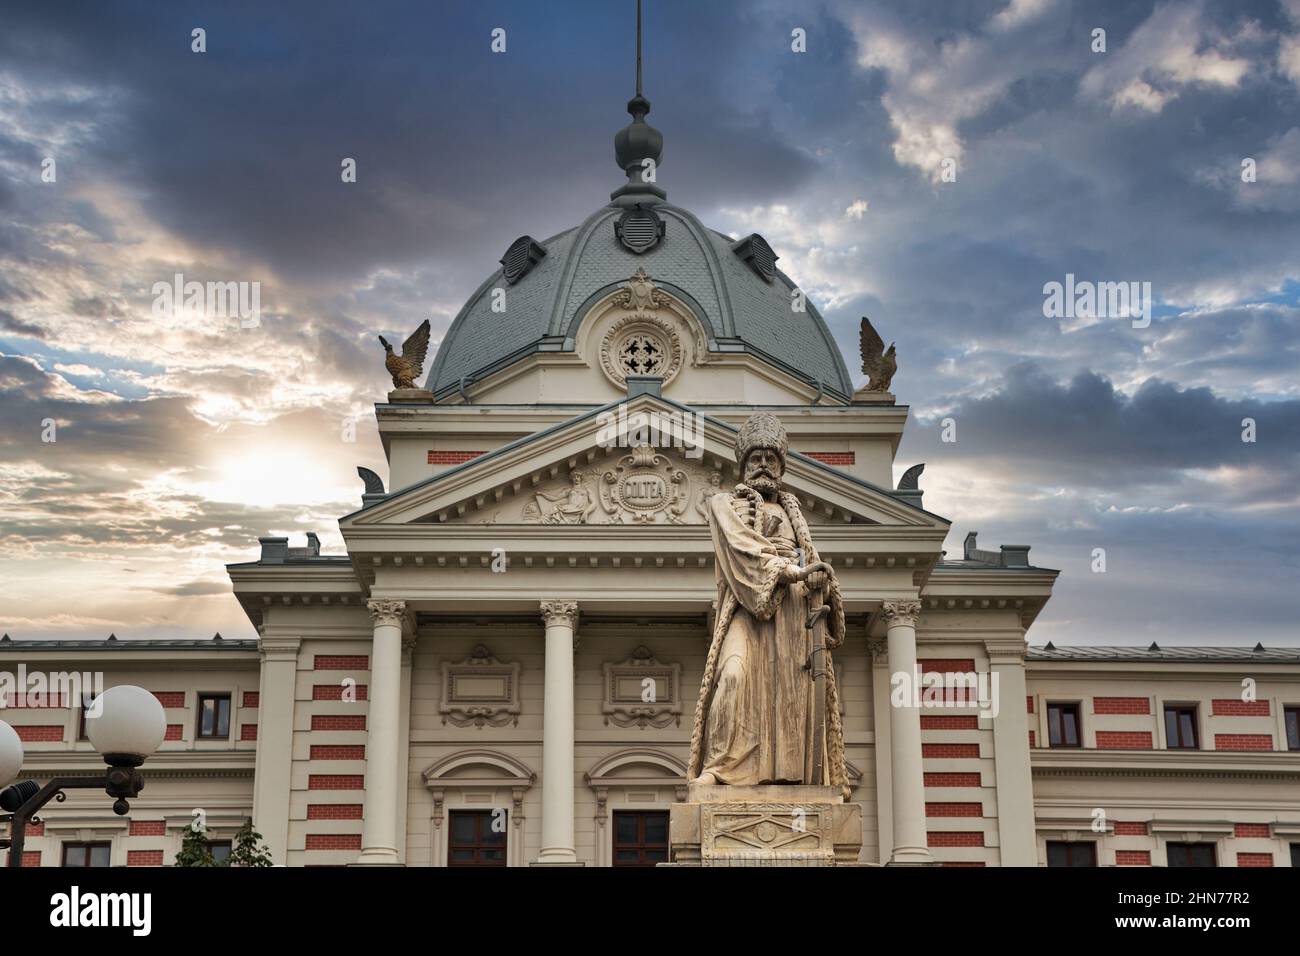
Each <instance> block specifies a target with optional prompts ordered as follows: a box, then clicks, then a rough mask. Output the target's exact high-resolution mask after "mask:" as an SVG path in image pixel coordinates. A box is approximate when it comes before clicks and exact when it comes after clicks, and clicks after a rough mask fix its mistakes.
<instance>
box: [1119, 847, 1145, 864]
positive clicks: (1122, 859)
mask: <svg viewBox="0 0 1300 956" xmlns="http://www.w3.org/2000/svg"><path fill="white" fill-rule="evenodd" d="M1115 865H1116V866H1150V865H1151V851H1150V850H1116V851H1115Z"/></svg>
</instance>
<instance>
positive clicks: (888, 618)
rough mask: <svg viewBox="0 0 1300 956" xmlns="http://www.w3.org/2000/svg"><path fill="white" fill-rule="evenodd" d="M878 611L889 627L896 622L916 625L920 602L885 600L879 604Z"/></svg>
mask: <svg viewBox="0 0 1300 956" xmlns="http://www.w3.org/2000/svg"><path fill="white" fill-rule="evenodd" d="M880 613H881V615H882V616H883V617H884V618H885V624H886V625H887V626H889V627H893V626H894V625H897V624H902V625H905V626H907V627H916V621H917V618H919V617H920V616H921V602H920V601H886V602H885V603H884V604H882V605H881V606H880Z"/></svg>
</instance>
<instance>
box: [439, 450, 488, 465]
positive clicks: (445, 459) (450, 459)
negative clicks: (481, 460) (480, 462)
mask: <svg viewBox="0 0 1300 956" xmlns="http://www.w3.org/2000/svg"><path fill="white" fill-rule="evenodd" d="M482 454H485V453H484V452H481V451H430V452H429V462H428V463H429V464H430V465H463V464H464V463H465V462H467V461H473V460H474V459H475V458H477V457H478V456H479V455H482Z"/></svg>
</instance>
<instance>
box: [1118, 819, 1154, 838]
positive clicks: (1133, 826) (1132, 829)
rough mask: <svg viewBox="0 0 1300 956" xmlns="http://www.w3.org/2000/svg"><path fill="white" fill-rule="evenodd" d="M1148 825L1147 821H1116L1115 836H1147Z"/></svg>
mask: <svg viewBox="0 0 1300 956" xmlns="http://www.w3.org/2000/svg"><path fill="white" fill-rule="evenodd" d="M1146 835H1147V825H1146V824H1145V823H1132V822H1129V823H1124V822H1121V821H1118V820H1117V821H1116V822H1115V836H1146Z"/></svg>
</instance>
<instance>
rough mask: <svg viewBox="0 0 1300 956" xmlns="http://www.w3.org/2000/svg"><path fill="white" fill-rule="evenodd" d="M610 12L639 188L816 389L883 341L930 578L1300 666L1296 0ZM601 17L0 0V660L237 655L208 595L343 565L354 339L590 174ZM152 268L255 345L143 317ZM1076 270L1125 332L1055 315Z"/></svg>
mask: <svg viewBox="0 0 1300 956" xmlns="http://www.w3.org/2000/svg"><path fill="white" fill-rule="evenodd" d="M645 7H646V9H645V35H646V42H645V91H646V95H647V96H648V97H649V99H650V100H651V102H652V104H653V110H652V112H651V115H650V117H649V120H650V122H651V123H652V124H653V125H655V126H656V127H657V128H658V129H659V130H660V131H661V132H662V133H663V135H664V140H665V146H664V153H663V158H662V166H661V168H660V170H659V184H660V185H661V186H663V187H664V188H666V189H667V190H668V194H669V198H670V200H671V201H673V202H675V203H677V204H679V205H684V206H686V207H687V208H689V209H691V210H692V211H693V212H694V213H695V214H696V215H698V216H699V217H700V218H701V219H702V220H704V222H706V223H707V224H709V225H710V226H712V227H713V228H716V229H719V230H721V231H723V232H726V233H729V234H733V235H741V234H746V233H749V232H753V231H757V232H760V233H762V234H763V235H764V236H765V237H766V238H767V239H768V241H769V242H770V243H771V244H772V245H773V247H774V248H775V249H776V252H777V253H778V255H779V256H780V257H781V258H780V265H781V267H782V268H783V269H784V271H785V272H786V273H787V274H788V275H790V276H791V277H792V279H794V280H795V281H796V282H797V283H798V284H799V285H800V287H801V288H803V289H804V290H805V291H806V292H807V293H808V294H809V296H810V297H811V298H812V299H813V301H814V302H816V303H817V304H818V306H819V308H820V309H821V311H822V313H823V315H824V316H825V318H826V320H827V322H828V324H829V325H830V327H831V329H832V331H833V333H834V335H835V337H836V339H837V341H838V342H839V344H840V347H841V349H842V350H843V352H844V355H845V360H846V364H848V366H849V367H850V369H854V370H856V367H857V363H856V353H857V327H858V322H859V318H860V317H861V316H863V315H868V316H870V317H871V319H872V321H873V323H874V324H875V326H876V328H877V329H879V330H880V331H881V334H882V335H883V336H884V337H885V339H886V341H895V342H897V351H898V356H899V359H898V362H899V371H898V373H897V376H896V377H895V380H894V389H893V390H894V391H895V393H896V394H897V395H898V400H899V401H900V402H901V403H905V404H907V405H909V406H910V408H911V420H910V422H909V427H908V431H907V434H906V436H905V438H904V441H903V444H902V447H901V448H900V451H899V456H898V460H897V463H896V464H897V467H896V472H898V473H900V474H901V472H902V470H903V469H904V468H906V467H907V466H908V465H909V464H912V463H914V462H918V461H924V462H925V463H926V471H925V474H924V476H923V478H922V479H921V487H922V488H923V489H924V491H925V504H926V507H927V508H928V509H929V510H932V511H935V512H937V513H939V514H942V515H945V516H946V517H949V518H950V519H952V520H953V526H952V531H951V535H950V538H949V540H948V543H947V547H948V549H949V553H950V554H953V555H957V554H960V550H961V541H962V539H963V538H964V536H965V534H966V533H967V532H968V531H971V530H977V531H979V532H980V539H979V540H980V546H981V547H982V548H994V549H995V548H996V547H997V545H999V544H1004V543H1015V544H1029V545H1031V546H1032V551H1031V553H1030V556H1031V560H1032V561H1033V563H1035V564H1037V565H1039V566H1043V567H1052V568H1058V569H1060V570H1061V571H1062V575H1061V577H1060V579H1059V580H1058V583H1057V586H1056V591H1055V594H1054V596H1053V598H1052V600H1051V601H1050V602H1049V604H1048V606H1047V608H1046V610H1045V611H1044V612H1043V614H1042V615H1041V616H1040V618H1039V620H1038V622H1037V623H1036V624H1035V626H1034V628H1033V629H1032V630H1031V632H1030V640H1031V642H1033V643H1043V642H1045V641H1047V640H1052V641H1054V642H1055V643H1057V644H1071V643H1074V644H1138V643H1140V644H1146V643H1149V642H1150V641H1153V640H1154V641H1158V642H1160V643H1162V644H1241V643H1251V644H1253V643H1254V642H1256V641H1262V642H1263V643H1264V644H1266V645H1270V644H1273V645H1277V644H1290V645H1295V644H1298V643H1300V634H1298V633H1297V626H1296V623H1295V621H1296V616H1297V615H1296V611H1297V596H1296V595H1297V590H1298V589H1297V584H1298V583H1300V573H1298V571H1300V490H1297V482H1296V478H1297V474H1300V375H1298V374H1297V372H1298V371H1300V334H1298V333H1300V216H1298V214H1300V0H1244V2H1219V3H1211V2H1208V0H1201V2H1198V0H1186V2H1144V0H1116V2H1091V0H1089V2H1083V0H1080V2H1076V3H1071V2H1068V0H1010V2H1006V0H966V2H949V3H916V2H914V0H897V2H860V0H859V2H848V0H804V2H794V0H780V2H778V0H711V2H709V3H707V4H705V3H699V2H697V0H646V4H645ZM632 11H633V6H632V3H631V2H630V0H628V2H626V3H619V2H610V0H590V2H559V0H556V2H547V3H536V2H527V3H525V2H483V0H473V2H471V0H439V2H428V0H420V2H410V3H399V2H386V3H384V4H380V5H358V4H356V3H333V2H316V0H314V2H311V3H305V2H294V3H278V4H274V5H270V4H265V3H253V2H250V3H238V2H232V3H222V4H220V5H219V6H218V5H216V4H187V3H169V4H166V5H163V4H156V3H144V2H126V0H124V2H118V3H113V4H103V3H72V2H69V3H59V4H50V3H45V2H30V3H25V2H24V3H19V2H14V0H0V629H3V630H4V631H5V632H7V633H9V634H11V635H12V636H13V637H15V638H51V637H63V636H66V637H104V636H106V635H107V634H108V633H109V632H115V633H116V634H118V636H119V637H208V636H211V635H212V633H214V632H215V631H220V632H221V633H222V634H223V635H224V636H226V637H251V636H254V633H253V629H252V627H251V625H250V624H249V623H248V621H247V619H246V618H245V617H244V616H243V614H242V612H241V611H240V609H239V607H238V605H237V603H236V602H235V600H234V598H233V597H232V596H231V594H230V585H229V582H228V579H227V578H226V575H225V571H224V567H223V566H224V564H226V563H228V562H234V561H242V560H251V559H253V558H255V557H256V555H257V540H256V539H257V537H258V536H259V535H266V534H287V535H290V536H291V538H292V541H291V543H292V544H295V545H300V544H301V543H302V536H303V534H304V533H305V532H307V531H317V532H318V533H320V534H321V537H322V540H323V542H324V545H325V550H326V551H327V552H331V551H332V552H335V553H341V552H342V539H341V537H340V536H339V534H338V529H337V518H338V517H339V516H340V515H343V514H346V513H348V512H350V511H352V510H354V509H355V507H357V503H358V499H359V495H360V492H361V486H360V482H359V480H358V479H357V477H356V471H355V468H356V466H357V465H365V466H368V467H370V468H373V469H375V470H377V471H378V472H379V473H380V474H381V475H386V474H387V469H386V467H385V464H384V459H383V453H382V449H381V447H380V445H379V442H378V438H377V434H376V431H375V427H374V421H373V411H372V409H373V404H374V403H375V402H376V401H382V400H383V399H384V397H385V393H386V390H387V388H388V386H389V382H388V380H387V377H386V376H385V375H384V374H383V371H382V368H381V367H380V365H379V364H378V363H379V358H380V353H379V351H378V346H377V342H376V339H375V335H376V334H383V335H385V336H386V337H388V338H390V339H394V338H395V339H397V340H398V341H400V340H402V339H403V338H404V337H405V335H406V334H408V333H409V331H410V330H411V329H412V328H414V327H415V326H416V325H417V324H418V323H419V321H420V320H421V319H423V318H429V319H430V321H431V322H432V326H433V344H434V346H436V343H437V341H438V340H439V339H440V337H441V335H442V334H443V333H444V332H445V330H446V329H447V326H448V325H449V323H450V321H451V319H452V318H453V317H454V316H455V314H456V312H457V311H458V309H459V307H460V306H461V305H462V304H463V302H464V301H465V300H466V299H467V298H468V297H469V295H470V294H471V293H472V292H473V291H474V290H475V289H476V288H477V286H478V285H479V284H480V283H481V282H482V281H483V279H484V277H485V276H487V275H488V274H489V273H490V272H491V271H492V270H493V269H494V268H495V267H496V264H497V260H498V259H499V258H500V256H501V254H502V251H503V250H504V249H505V247H506V246H507V245H508V243H509V242H510V241H511V240H512V239H514V238H515V237H516V236H518V235H520V234H521V233H528V234H531V235H534V236H538V237H546V236H550V235H553V234H555V233H558V232H561V231H563V230H565V229H567V228H570V227H572V226H573V225H575V224H577V223H578V222H580V221H581V220H582V219H583V218H585V217H586V216H587V215H588V214H589V213H591V212H592V211H594V210H595V209H596V208H598V207H599V206H600V205H602V204H603V203H604V202H606V201H607V197H608V194H609V192H610V190H611V189H613V188H615V187H617V186H618V185H619V184H620V183H621V182H622V181H623V177H622V174H621V173H620V172H619V170H618V169H617V168H616V165H615V163H614V159H613V150H612V137H613V135H614V133H615V132H616V131H617V130H618V129H620V128H621V127H622V126H624V125H625V124H626V123H627V115H626V113H625V104H626V101H627V99H628V97H629V96H630V95H631V93H632V58H633V39H632V36H633V35H632V22H633V20H632V17H633V13H632ZM195 28H202V29H203V30H204V31H205V34H204V41H205V47H206V48H205V50H204V51H203V52H195V50H194V49H193V48H192V47H193V44H194V40H193V35H192V31H193V30H194V29H195ZM498 28H500V29H502V30H504V31H505V44H506V48H505V52H503V53H494V52H493V51H492V49H491V43H492V32H493V30H495V29H498ZM796 30H801V31H803V36H804V37H806V50H805V51H804V52H795V50H793V49H792V46H793V45H794V40H793V35H794V34H793V31H796ZM1098 30H1102V31H1104V36H1102V35H1099V34H1097V33H1096V31H1098ZM1101 40H1104V49H1097V47H1098V46H1099V45H1100V43H1101ZM344 158H351V159H354V160H355V161H356V168H357V179H356V182H355V183H347V184H344V183H342V181H341V179H342V177H341V175H340V167H341V162H342V160H343V159H344ZM49 160H53V165H52V166H51V165H50V163H49V162H48V161H49ZM176 273H181V274H183V275H184V276H185V277H186V278H187V279H198V280H200V281H207V280H214V281H218V280H219V281H239V282H250V283H251V282H258V283H260V296H261V319H260V322H259V323H257V324H256V326H254V327H244V324H242V323H240V322H239V321H238V320H237V319H229V318H225V317H220V316H217V317H213V316H209V315H206V314H204V313H202V312H198V313H196V312H193V311H190V310H185V309H180V310H173V311H171V312H168V313H163V314H158V313H157V310H156V309H155V308H154V302H155V295H154V293H153V291H152V290H153V288H154V284H155V283H157V282H170V281H172V277H173V276H174V275H175V274H176ZM1067 275H1071V276H1074V277H1075V280H1076V281H1078V282H1097V283H1100V282H1121V281H1122V282H1137V283H1149V287H1148V288H1149V289H1150V295H1151V300H1152V302H1153V307H1152V309H1151V312H1150V322H1149V323H1148V324H1144V323H1143V322H1142V321H1141V320H1138V321H1133V320H1131V319H1129V318H1126V317H1123V316H1119V317H1116V316H1114V315H1105V314H1099V315H1092V314H1086V310H1085V314H1077V313H1076V314H1073V315H1064V316H1059V315H1051V316H1049V315H1048V314H1046V312H1045V308H1044V301H1045V295H1044V289H1045V286H1046V285H1047V284H1048V283H1052V282H1060V283H1064V282H1065V281H1066V276H1067ZM1142 287H1143V286H1139V288H1142ZM1098 311H1099V312H1101V311H1104V310H1098ZM1143 326H1144V327H1143ZM430 354H431V355H432V349H431V353H430ZM1247 420H1249V421H1251V422H1253V423H1254V424H1253V435H1247V437H1253V439H1254V440H1253V441H1245V440H1243V434H1245V433H1246V432H1247V426H1246V425H1244V424H1243V423H1244V422H1246V421H1247ZM348 422H353V423H355V435H350V434H349V433H348V429H346V428H345V427H343V426H344V423H348ZM51 423H52V424H51ZM51 429H52V430H51ZM945 432H946V433H947V435H946V437H949V438H952V437H955V439H956V440H955V441H945V440H944V438H945ZM51 438H52V439H53V440H50V439H51ZM349 438H354V439H355V440H352V441H349V440H348V439H349ZM1099 549H1100V550H1099ZM1099 554H1100V555H1102V556H1104V570H1099V568H1100V567H1101V565H1100V563H1099V557H1098V555H1099Z"/></svg>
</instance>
